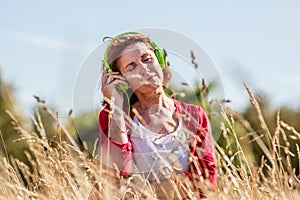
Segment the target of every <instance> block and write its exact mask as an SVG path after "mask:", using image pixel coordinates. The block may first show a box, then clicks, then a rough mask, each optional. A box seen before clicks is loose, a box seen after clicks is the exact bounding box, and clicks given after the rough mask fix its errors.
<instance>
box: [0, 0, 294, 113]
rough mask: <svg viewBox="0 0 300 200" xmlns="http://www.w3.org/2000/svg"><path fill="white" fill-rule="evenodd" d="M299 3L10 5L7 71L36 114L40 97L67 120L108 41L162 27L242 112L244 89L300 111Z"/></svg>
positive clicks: (2, 53) (2, 15) (168, 0)
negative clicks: (182, 39) (198, 54)
mask: <svg viewBox="0 0 300 200" xmlns="http://www.w3.org/2000/svg"><path fill="white" fill-rule="evenodd" d="M299 11H300V3H299V1H298V2H297V1H276V0H273V1H271V0H269V1H248V2H241V1H226V2H225V1H209V2H208V1H199V0H194V1H188V0H185V1H183V0H182V1H180V0H165V1H159V0H154V1H149V2H147V1H143V2H141V1H137V0H132V1H126V2H125V1H116V0H112V1H102V2H101V1H48V2H41V1H33V0H28V1H22V2H19V1H7V2H6V3H4V2H1V7H0V26H1V29H0V70H1V73H2V75H3V76H4V79H5V80H6V81H8V82H10V83H12V84H13V85H14V86H15V88H16V91H17V97H18V102H19V103H20V107H21V109H23V110H24V111H25V112H28V113H30V110H31V109H32V107H33V105H35V101H34V99H33V98H32V95H33V94H36V95H39V96H41V97H42V98H44V99H46V100H47V101H48V102H49V104H51V105H53V106H55V107H56V108H57V109H58V110H59V111H61V112H63V113H65V112H67V111H68V110H69V109H70V108H72V94H73V88H74V83H75V81H76V76H77V75H78V72H79V71H80V68H81V66H82V64H83V63H84V61H85V59H86V58H87V57H88V56H89V54H90V53H91V52H92V51H93V50H94V49H95V48H96V47H97V46H99V45H100V44H101V42H102V38H103V37H104V36H107V35H111V36H113V35H116V34H118V33H121V32H124V31H128V30H133V29H138V28H144V27H157V28H162V29H170V30H174V31H177V32H179V33H181V34H183V35H186V36H187V37H189V38H191V39H193V40H194V41H195V42H197V43H198V44H199V45H201V46H202V47H203V48H204V49H205V50H206V52H207V54H208V55H209V56H210V57H211V59H212V60H213V61H214V63H215V65H216V67H217V70H218V72H219V74H220V76H221V78H222V82H223V86H224V90H225V96H226V98H227V99H231V100H232V103H231V106H232V107H233V108H234V109H239V110H241V109H243V108H244V107H245V106H246V105H247V104H248V102H249V100H248V95H247V93H246V90H245V89H244V87H243V82H247V83H248V85H249V86H250V88H251V89H252V90H253V91H254V92H259V91H263V92H265V93H266V94H267V95H268V96H269V97H270V99H271V102H272V103H273V105H274V106H275V107H278V106H280V105H288V106H290V107H294V108H299V107H300V103H299V100H300V78H299V75H300V57H299V53H300V26H299V24H300V12H299Z"/></svg>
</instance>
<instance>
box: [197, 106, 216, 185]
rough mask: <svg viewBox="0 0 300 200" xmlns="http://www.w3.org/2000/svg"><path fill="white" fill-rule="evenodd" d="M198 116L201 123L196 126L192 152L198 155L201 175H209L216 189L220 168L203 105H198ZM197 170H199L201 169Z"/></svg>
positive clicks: (205, 176)
mask: <svg viewBox="0 0 300 200" xmlns="http://www.w3.org/2000/svg"><path fill="white" fill-rule="evenodd" d="M197 116H198V122H199V124H198V125H197V127H196V138H195V139H194V144H193V145H192V154H193V155H194V156H196V157H197V160H198V163H197V164H199V165H198V166H199V167H200V171H201V175H202V176H203V177H204V178H208V177H209V179H210V182H211V183H212V185H213V187H214V189H216V188H217V184H218V183H217V180H218V179H217V178H218V177H217V174H218V169H217V161H216V158H215V151H214V141H213V137H212V131H211V127H210V122H209V119H208V117H207V115H206V113H205V111H204V110H203V109H202V108H201V107H197ZM196 171H199V169H198V170H196Z"/></svg>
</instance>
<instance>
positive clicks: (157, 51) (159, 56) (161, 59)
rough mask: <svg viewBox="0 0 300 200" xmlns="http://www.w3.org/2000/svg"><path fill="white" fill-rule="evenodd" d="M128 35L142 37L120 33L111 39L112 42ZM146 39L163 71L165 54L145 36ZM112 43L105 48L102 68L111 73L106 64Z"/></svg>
mask: <svg viewBox="0 0 300 200" xmlns="http://www.w3.org/2000/svg"><path fill="white" fill-rule="evenodd" d="M130 34H134V35H137V34H142V35H144V34H143V33H139V32H134V31H130V32H124V33H121V34H119V35H117V36H116V37H114V38H113V40H114V39H118V38H121V37H122V36H124V35H130ZM147 37H148V38H149V39H150V41H151V45H152V46H153V48H154V53H155V56H156V58H157V60H158V62H159V64H160V66H161V68H162V69H164V68H165V67H166V66H167V63H168V61H167V57H166V55H165V52H164V51H163V50H162V49H160V48H159V47H158V46H157V44H156V43H155V42H154V41H152V40H151V38H150V37H149V36H147ZM113 40H112V41H113ZM112 41H111V42H110V43H109V44H108V46H107V48H106V50H105V53H104V60H103V64H104V66H105V67H106V68H107V70H108V72H112V71H113V70H112V68H111V67H110V66H109V63H108V51H109V49H110V46H111V44H112Z"/></svg>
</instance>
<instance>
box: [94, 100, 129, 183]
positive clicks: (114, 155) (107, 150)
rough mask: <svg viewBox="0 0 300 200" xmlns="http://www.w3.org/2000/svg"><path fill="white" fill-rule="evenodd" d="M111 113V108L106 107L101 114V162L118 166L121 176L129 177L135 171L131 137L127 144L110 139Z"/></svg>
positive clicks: (113, 166)
mask: <svg viewBox="0 0 300 200" xmlns="http://www.w3.org/2000/svg"><path fill="white" fill-rule="evenodd" d="M109 112H110V109H109V107H108V106H105V107H104V109H102V110H101V111H100V114H99V126H100V130H99V131H100V156H101V160H102V162H103V163H104V164H106V165H107V166H109V167H112V168H115V165H116V166H117V167H118V169H119V170H120V172H121V175H122V176H124V177H127V176H129V174H130V173H131V172H132V170H133V159H132V151H133V149H132V144H131V142H130V138H129V136H128V142H127V143H125V144H122V143H120V142H117V141H114V140H112V139H111V138H109V136H108V133H109V123H110V119H109Z"/></svg>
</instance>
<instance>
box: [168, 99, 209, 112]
mask: <svg viewBox="0 0 300 200" xmlns="http://www.w3.org/2000/svg"><path fill="white" fill-rule="evenodd" d="M173 101H174V104H175V107H176V109H177V111H178V112H179V113H180V114H200V113H202V112H204V113H205V111H204V110H203V109H202V108H201V107H200V106H198V105H194V104H188V103H184V102H182V101H180V100H176V99H173Z"/></svg>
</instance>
